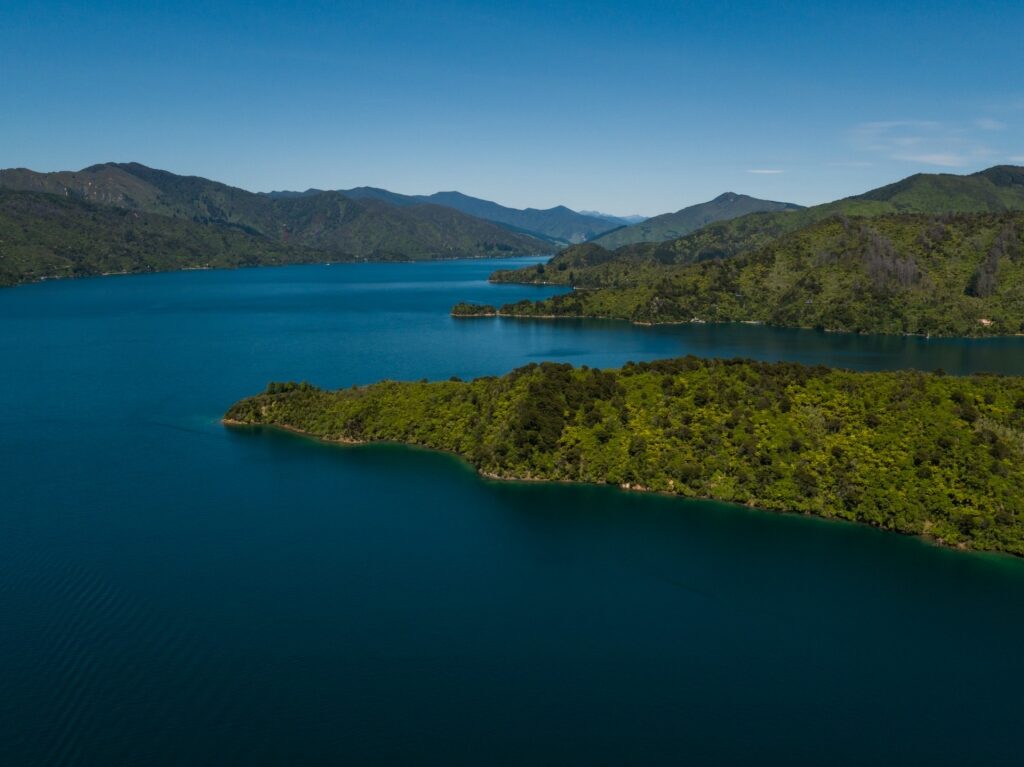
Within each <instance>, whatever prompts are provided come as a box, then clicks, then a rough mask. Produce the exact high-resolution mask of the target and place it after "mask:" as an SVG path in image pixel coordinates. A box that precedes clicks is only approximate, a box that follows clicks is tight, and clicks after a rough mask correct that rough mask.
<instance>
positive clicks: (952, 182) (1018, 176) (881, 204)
mask: <svg viewBox="0 0 1024 767" xmlns="http://www.w3.org/2000/svg"><path fill="white" fill-rule="evenodd" d="M1020 210H1024V168H1021V167H1015V166H1008V165H1001V166H996V167H993V168H989V169H988V170H984V171H980V172H978V173H974V174H971V175H968V176H958V175H954V174H946V173H942V174H926V173H919V174H916V175H914V176H910V177H908V178H905V179H903V180H902V181H898V182H896V183H894V184H889V185H888V186H884V187H880V188H878V189H874V190H872V191H870V192H867V193H865V194H861V195H856V196H853V197H847V198H844V199H842V200H836V201H835V202H829V203H825V204H822V205H815V206H813V207H810V208H804V209H802V210H797V211H786V212H781V213H751V214H748V215H745V216H740V217H739V218H734V219H731V220H728V221H719V222H716V223H712V224H709V225H707V226H704V227H702V228H700V229H698V230H697V231H695V232H693V233H691V234H689V235H687V236H685V237H680V238H678V239H676V240H671V241H666V242H659V243H636V244H632V245H625V246H622V247H620V248H617V249H615V250H608V249H605V248H603V247H602V246H601V243H600V242H595V243H586V244H584V245H583V246H576V247H571V248H566V249H564V250H562V251H561V252H559V253H558V254H557V255H556V256H555V257H554V258H553V259H552V260H551V262H550V264H549V268H547V269H546V270H545V272H544V273H543V274H539V273H538V272H537V271H536V270H535V269H532V268H530V269H524V270H520V271H505V272H498V273H496V274H495V275H494V276H493V278H492V279H494V280H495V281H497V282H546V283H555V284H569V274H570V273H571V274H572V275H573V277H574V279H575V282H574V283H573V284H576V285H582V286H595V285H600V284H602V283H603V282H604V281H605V278H604V277H603V276H601V275H589V274H588V267H593V266H600V265H604V264H608V263H610V262H615V261H619V262H622V263H621V265H620V266H619V267H612V269H613V271H626V270H628V269H631V268H632V265H633V264H651V265H655V266H657V265H666V264H685V263H693V262H696V261H704V260H709V259H716V258H729V257H732V256H735V255H737V254H740V253H743V252H745V251H750V250H754V249H756V248H758V247H761V246H763V245H766V244H767V243H769V242H771V241H772V240H774V239H775V238H777V237H779V236H781V235H784V234H786V233H789V232H794V231H796V230H798V229H800V228H802V227H805V226H809V225H811V224H814V223H816V222H818V221H822V220H824V219H827V218H829V217H830V216H836V215H845V216H862V217H873V216H881V215H886V214H893V213H933V214H943V213H984V212H990V213H998V212H1005V211H1020ZM641 226H642V225H641ZM552 267H553V268H552ZM602 268H603V269H607V268H608V267H602Z"/></svg>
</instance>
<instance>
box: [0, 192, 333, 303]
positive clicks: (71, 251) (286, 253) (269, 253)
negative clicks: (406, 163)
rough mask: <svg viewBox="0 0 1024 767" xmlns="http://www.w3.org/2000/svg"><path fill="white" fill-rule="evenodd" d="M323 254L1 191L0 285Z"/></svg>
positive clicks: (98, 207) (65, 200)
mask: <svg viewBox="0 0 1024 767" xmlns="http://www.w3.org/2000/svg"><path fill="white" fill-rule="evenodd" d="M319 258H320V257H319V255H318V254H317V253H315V252H312V251H309V250H307V249H305V248H298V247H294V246H288V245H284V244H281V243H278V242H273V241H270V240H267V239H264V238H258V237H252V236H250V235H248V234H246V233H244V232H240V231H238V230H236V229H231V228H228V227H219V226H203V225H200V224H196V223H193V222H191V221H186V220H182V219H175V218H169V217H167V216H159V215H155V214H152V213H142V212H139V211H131V210H125V209H124V208H114V207H110V206H104V205H95V204H93V203H89V202H86V201H84V200H80V199H77V198H73V197H64V196H58V195H54V194H46V193H42V192H11V191H6V190H0V285H15V284H17V283H20V282H31V281H34V280H39V279H44V278H49V277H87V276H94V275H99V274H109V273H120V272H154V271H168V270H173V269H187V268H199V267H236V266H257V265H265V264H285V263H300V262H309V261H315V260H318V259H319Z"/></svg>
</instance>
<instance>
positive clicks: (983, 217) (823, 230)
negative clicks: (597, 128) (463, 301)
mask: <svg viewBox="0 0 1024 767" xmlns="http://www.w3.org/2000/svg"><path fill="white" fill-rule="evenodd" d="M790 215H799V214H790ZM712 234H713V232H709V231H706V230H702V231H701V232H698V233H696V234H695V235H693V239H694V241H695V242H696V241H698V240H700V241H704V240H706V239H707V238H708V237H710V236H712ZM702 238H703V239H702ZM598 251H600V248H599V247H598V246H596V245H589V246H582V247H581V249H580V250H579V251H578V252H577V254H576V256H575V259H576V260H575V261H574V260H573V256H572V254H570V253H569V252H566V253H565V254H564V255H560V256H559V257H557V258H556V259H555V261H554V262H553V263H552V264H550V265H547V266H544V265H539V266H538V267H533V268H531V269H529V270H527V272H528V273H529V275H530V277H531V279H533V280H536V281H546V282H555V283H558V282H563V281H568V282H569V283H570V284H572V285H574V286H576V287H577V288H578V289H577V290H575V291H573V292H572V293H568V294H565V295H560V296H554V297H552V298H548V299H546V300H544V301H539V302H531V301H523V302H520V303H518V304H511V305H506V306H503V307H501V308H500V309H499V310H498V312H497V313H498V314H502V315H507V316H521V317H529V316H545V317H608V318H616V319H625V320H631V321H633V322H642V323H663V322H695V321H696V322H758V323H766V324H771V325H780V326H789V327H806V328H821V329H825V330H834V331H846V332H857V333H889V334H904V333H909V334H921V335H938V336H985V335H1012V334H1017V333H1021V332H1022V331H1024V213H1021V212H1010V213H956V214H944V215H941V216H930V215H920V214H891V215H884V216H879V217H875V218H850V217H846V216H835V217H832V218H828V219H825V220H824V221H819V222H817V223H814V224H811V225H809V226H806V227H803V228H801V229H799V230H797V231H795V232H790V233H788V234H783V235H781V236H779V237H777V238H775V239H772V240H770V241H769V242H767V243H765V244H761V245H759V246H758V247H757V248H755V249H754V250H751V251H747V252H744V253H741V254H738V255H733V256H730V257H715V258H708V259H706V260H697V261H696V262H689V263H675V262H672V261H669V262H667V263H663V262H661V261H659V260H658V259H656V258H655V259H653V260H635V259H632V260H631V259H623V258H621V257H618V258H602V254H601V253H600V252H598Z"/></svg>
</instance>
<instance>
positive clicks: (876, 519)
mask: <svg viewBox="0 0 1024 767" xmlns="http://www.w3.org/2000/svg"><path fill="white" fill-rule="evenodd" d="M224 422H225V423H226V424H229V425H267V426H273V427H279V428H282V429H287V430H290V431H295V432H300V433H302V434H305V435H308V436H311V437H315V438H317V439H320V440H324V441H328V442H347V443H361V442H382V441H387V442H402V443H407V444H411V445H420V446H424V447H428V448H433V449H437V450H444V451H449V452H452V453H456V454H458V455H460V456H462V457H464V458H465V459H466V460H468V461H470V462H471V463H472V464H474V465H475V466H476V467H477V469H478V471H479V472H480V473H481V474H483V475H485V476H488V477H492V478H499V479H519V480H553V481H573V482H591V483H608V484H614V485H618V486H621V487H624V488H627V489H631V490H648V491H658V492H664V493H671V494H675V495H679V496H684V497H690V498H711V499H717V500H721V501H729V502H734V503H742V504H746V505H748V506H752V507H758V508H761V509H766V510H772V511H778V512H798V513H804V514H813V515H816V516H821V517H826V518H834V519H844V520H849V521H854V522H860V523H864V524H868V525H873V526H876V527H879V528H883V529H887V530H893V531H897V532H901V533H905V534H912V535H923V536H927V537H929V538H931V539H933V540H935V541H938V542H939V543H942V544H945V545H949V546H955V547H959V548H965V549H975V550H990V551H1002V552H1008V553H1012V554H1015V555H1018V556H1022V555H1024V518H1022V513H1021V510H1022V509H1024V378H1022V377H1005V376H989V375H977V376H969V377H957V376H947V375H944V374H942V373H941V372H936V373H922V372H918V371H899V372H879V373H864V372H852V371H848V370H838V369H831V368H826V367H820V366H819V367H808V366H803V365H799V364H794V363H764V362H755V361H751V360H742V359H740V360H703V359H698V358H696V357H685V358H680V359H674V360H662V361H657V362H650V363H627V364H626V365H625V366H624V367H622V368H621V369H617V370H596V369H591V368H587V367H580V368H574V367H572V366H570V365H566V364H555V363H542V364H531V365H527V366H526V367H522V368H518V369H516V370H514V371H512V372H511V373H508V374H506V375H504V376H501V377H493V376H492V377H484V378H478V379H476V380H473V381H469V382H463V381H459V380H450V381H438V382H429V383H428V382H419V383H403V382H395V381H383V382H380V383H377V384H373V385H370V386H364V387H353V388H351V389H343V390H339V391H324V390H321V389H318V388H317V387H315V386H312V385H310V384H308V383H273V384H270V385H269V386H268V388H267V389H266V391H264V392H263V393H262V394H258V395H256V396H253V397H249V398H247V399H243V400H241V401H240V402H238V403H236V404H235V405H233V406H232V407H231V408H230V410H229V411H228V412H227V414H226V415H225V418H224Z"/></svg>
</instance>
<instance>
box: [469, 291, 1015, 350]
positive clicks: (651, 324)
mask: <svg viewBox="0 0 1024 767" xmlns="http://www.w3.org/2000/svg"><path fill="white" fill-rule="evenodd" d="M526 284H530V283H526ZM451 316H452V317H454V318H456V319H477V318H488V317H504V318H508V319H517V320H612V321H614V322H626V323H629V324H630V325H636V326H637V327H648V328H655V327H671V326H673V325H755V326H760V327H766V328H777V329H780V330H809V331H814V332H816V333H831V334H833V335H848V336H880V337H884V338H920V339H922V340H925V341H927V340H930V339H933V338H935V339H940V340H943V339H951V340H963V341H984V340H986V339H995V338H1024V332H1021V333H987V334H985V335H970V336H956V335H949V336H947V335H933V334H930V333H880V332H871V331H862V330H844V329H842V328H817V327H811V326H808V325H773V324H772V323H770V322H765V321H763V320H728V321H721V322H716V321H713V320H662V321H650V320H630V319H626V318H624V317H612V316H609V315H605V314H585V315H584V314H521V313H517V312H503V311H501V310H500V309H499V310H497V311H495V312H493V313H489V314H463V315H457V314H451Z"/></svg>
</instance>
